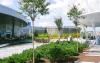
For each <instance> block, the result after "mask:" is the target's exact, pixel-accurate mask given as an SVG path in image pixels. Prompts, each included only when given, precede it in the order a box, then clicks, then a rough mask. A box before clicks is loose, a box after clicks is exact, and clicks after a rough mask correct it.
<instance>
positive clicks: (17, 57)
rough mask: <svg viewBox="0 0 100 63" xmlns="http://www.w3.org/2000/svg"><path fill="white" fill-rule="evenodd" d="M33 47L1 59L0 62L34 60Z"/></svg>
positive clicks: (16, 62)
mask: <svg viewBox="0 0 100 63" xmlns="http://www.w3.org/2000/svg"><path fill="white" fill-rule="evenodd" d="M32 58H33V49H28V50H25V51H23V52H22V53H21V54H13V55H12V56H9V57H7V58H4V59H0V63H26V61H29V60H32Z"/></svg>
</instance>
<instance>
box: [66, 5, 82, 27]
mask: <svg viewBox="0 0 100 63" xmlns="http://www.w3.org/2000/svg"><path fill="white" fill-rule="evenodd" d="M81 14H82V11H80V10H79V9H78V8H77V6H76V5H73V7H72V8H71V9H70V10H69V12H68V13H67V15H68V17H69V19H70V20H72V21H73V23H74V24H75V26H78V24H79V22H78V19H79V18H82V16H80V15H81Z"/></svg>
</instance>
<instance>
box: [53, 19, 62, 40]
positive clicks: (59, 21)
mask: <svg viewBox="0 0 100 63" xmlns="http://www.w3.org/2000/svg"><path fill="white" fill-rule="evenodd" d="M55 24H56V26H57V28H58V31H59V41H60V38H61V34H62V26H63V23H62V18H56V20H55Z"/></svg>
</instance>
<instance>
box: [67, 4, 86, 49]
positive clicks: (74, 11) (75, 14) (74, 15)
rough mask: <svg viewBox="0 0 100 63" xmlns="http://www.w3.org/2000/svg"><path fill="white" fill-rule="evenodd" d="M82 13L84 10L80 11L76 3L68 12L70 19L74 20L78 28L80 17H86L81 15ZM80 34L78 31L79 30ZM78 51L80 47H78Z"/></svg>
mask: <svg viewBox="0 0 100 63" xmlns="http://www.w3.org/2000/svg"><path fill="white" fill-rule="evenodd" d="M81 14H82V11H80V10H79V9H78V8H77V6H76V5H73V7H72V8H71V9H70V10H69V12H68V13H67V15H68V17H69V19H70V20H71V21H73V23H74V24H75V27H76V30H77V29H78V25H79V21H78V19H79V18H84V17H83V16H80V15H81ZM77 34H78V31H77ZM77 38H78V35H77ZM77 48H78V44H77ZM77 51H78V49H77Z"/></svg>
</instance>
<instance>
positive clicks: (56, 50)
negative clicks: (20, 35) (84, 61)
mask: <svg viewBox="0 0 100 63" xmlns="http://www.w3.org/2000/svg"><path fill="white" fill-rule="evenodd" d="M78 44H79V47H78V49H79V51H78V52H77V42H75V41H62V42H59V43H57V42H56V43H54V42H51V43H49V44H44V45H41V46H39V47H37V48H36V49H34V58H35V62H36V63H39V62H40V60H41V59H42V58H45V59H48V60H50V61H51V62H52V63H53V62H56V61H62V60H66V58H68V57H70V56H77V55H78V54H79V53H80V52H82V51H83V50H84V48H87V47H88V45H87V44H81V43H78ZM32 60H33V49H28V50H25V51H23V52H22V53H20V54H14V55H12V56H10V57H7V58H4V59H0V63H32Z"/></svg>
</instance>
